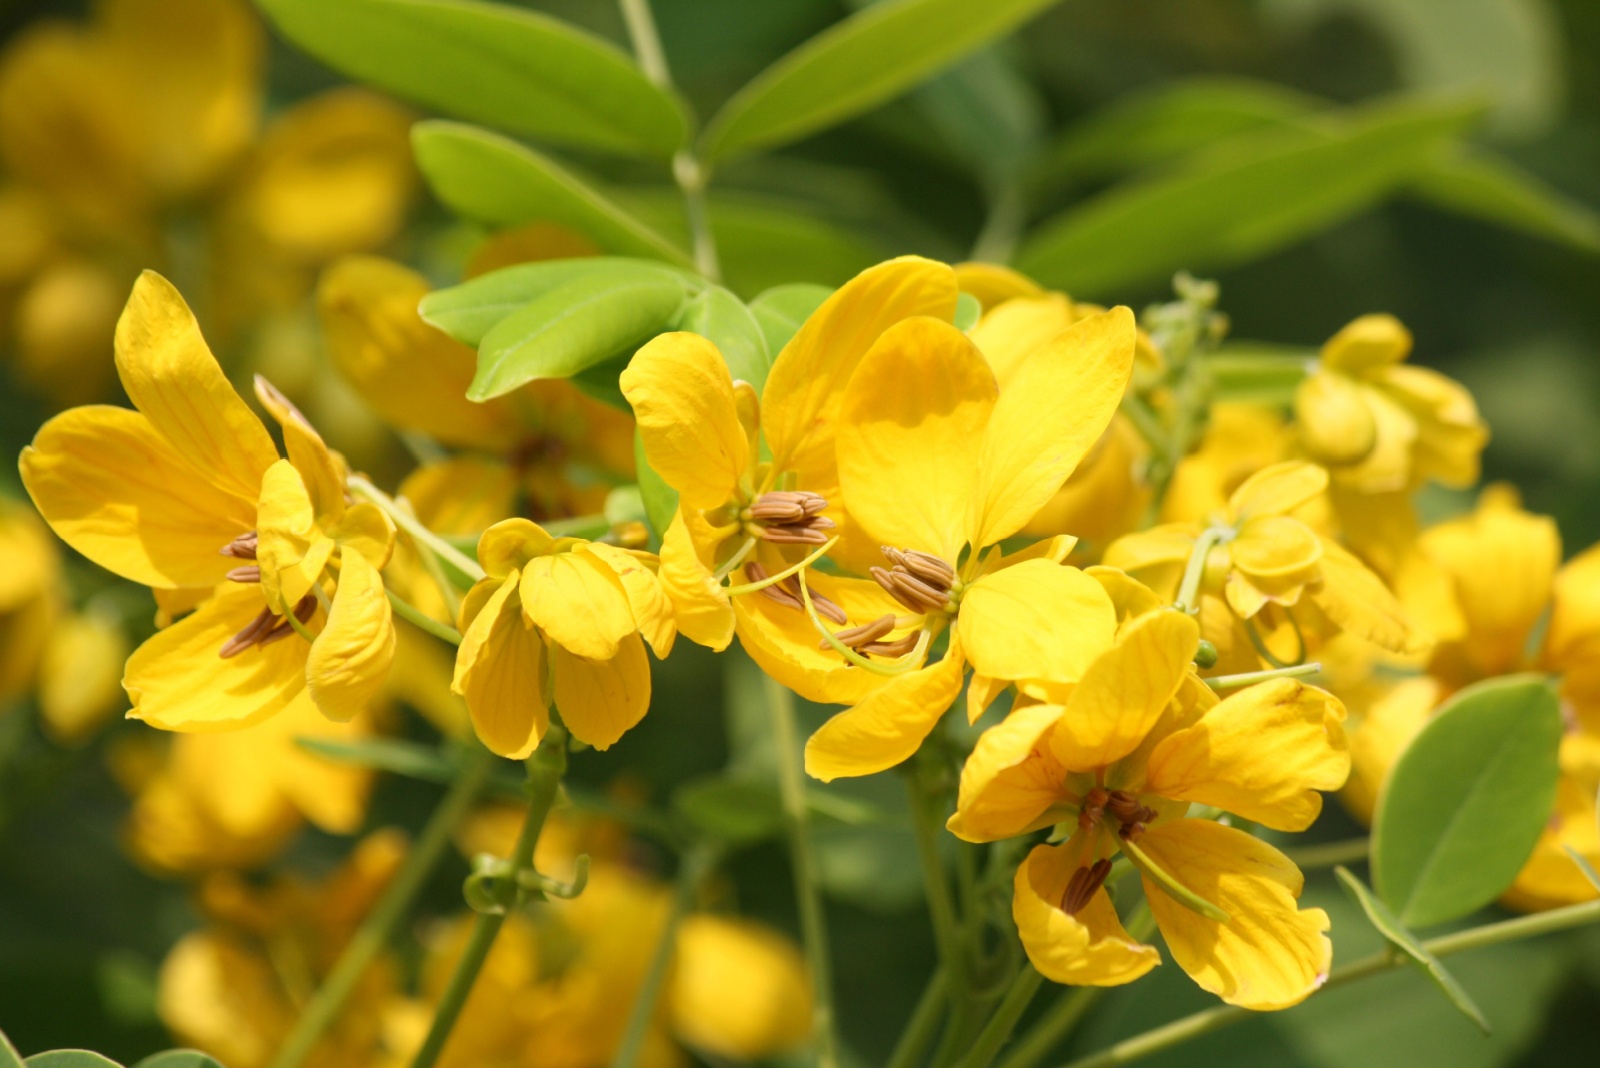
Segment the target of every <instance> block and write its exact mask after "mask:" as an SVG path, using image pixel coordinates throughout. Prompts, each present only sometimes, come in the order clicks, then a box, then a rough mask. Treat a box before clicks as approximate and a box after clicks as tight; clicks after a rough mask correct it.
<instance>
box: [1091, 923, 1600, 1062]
mask: <svg viewBox="0 0 1600 1068" xmlns="http://www.w3.org/2000/svg"><path fill="white" fill-rule="evenodd" d="M1597 920H1600V901H1586V902H1584V903H1583V904H1581V905H1569V906H1567V907H1566V908H1562V909H1552V910H1551V911H1549V912H1540V913H1535V914H1534V915H1532V916H1518V917H1517V918H1516V919H1512V920H1502V921H1501V922H1499V923H1490V924H1485V925H1484V926H1482V927H1473V928H1470V929H1468V930H1465V931H1457V932H1455V933H1454V934H1447V935H1441V936H1440V937H1438V938H1430V939H1428V940H1427V941H1425V942H1423V943H1422V944H1423V946H1424V947H1425V948H1426V949H1427V950H1428V952H1430V953H1432V954H1433V955H1434V956H1436V957H1444V956H1448V955H1449V954H1451V953H1460V952H1463V951H1465V950H1469V949H1480V948H1482V947H1483V946H1494V945H1499V944H1500V943H1502V942H1515V941H1518V940H1520V939H1523V938H1533V937H1535V936H1537V935H1542V934H1550V933H1552V932H1555V931H1565V930H1570V929H1571V928H1574V927H1582V926H1584V925H1585V924H1590V923H1594V922H1595V921H1597ZM1408 959H1409V958H1407V957H1405V956H1402V955H1399V954H1393V953H1390V952H1389V951H1387V950H1385V951H1383V952H1379V953H1374V954H1373V955H1372V956H1370V957H1363V958H1362V959H1361V960H1358V961H1355V962H1353V963H1351V964H1347V965H1345V966H1344V967H1343V968H1335V969H1334V970H1333V974H1332V975H1330V976H1328V981H1327V982H1326V983H1324V984H1323V989H1324V990H1327V989H1330V988H1332V987H1335V986H1341V985H1343V984H1345V983H1351V982H1355V981H1356V980H1358V979H1365V978H1367V977H1369V976H1373V975H1381V974H1382V973H1384V972H1387V971H1390V970H1392V969H1394V968H1397V967H1400V966H1401V965H1402V964H1404V963H1405V962H1406V961H1407V960H1408ZM1253 1015H1257V1014H1256V1013H1254V1012H1252V1011H1251V1010H1250V1009H1241V1008H1238V1007H1237V1006H1233V1005H1220V1006H1218V1007H1216V1008H1214V1009H1205V1010H1203V1011H1201V1012H1196V1013H1193V1014H1191V1015H1189V1016H1184V1017H1181V1018H1180V1019H1177V1020H1173V1021H1172V1022H1171V1023H1167V1024H1163V1025H1161V1026H1160V1027H1157V1028H1153V1029H1151V1030H1149V1031H1146V1032H1144V1033H1143V1034H1140V1035H1135V1036H1133V1037H1132V1038H1129V1039H1124V1040H1123V1041H1121V1042H1118V1043H1117V1044H1116V1045H1114V1046H1112V1047H1110V1048H1109V1049H1105V1050H1101V1051H1100V1052H1099V1053H1094V1054H1091V1055H1089V1056H1087V1057H1080V1058H1079V1059H1077V1060H1075V1061H1073V1062H1072V1063H1070V1064H1068V1065H1067V1066H1066V1068H1120V1066H1121V1065H1124V1064H1132V1063H1133V1062H1135V1061H1138V1060H1142V1059H1143V1058H1145V1057H1148V1056H1150V1055H1151V1054H1152V1053H1159V1052H1161V1051H1162V1050H1165V1049H1171V1048H1172V1047H1173V1046H1177V1045H1180V1044H1181V1043H1184V1042H1187V1041H1188V1040H1189V1039H1191V1038H1198V1037H1199V1036H1201V1035H1204V1034H1207V1033H1209V1032H1211V1031H1215V1030H1218V1029H1219V1028H1223V1027H1226V1026H1228V1025H1229V1024H1233V1023H1238V1022H1239V1021H1240V1020H1243V1019H1245V1018H1246V1017H1249V1016H1253Z"/></svg>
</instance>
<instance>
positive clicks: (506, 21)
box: [260, 0, 689, 159]
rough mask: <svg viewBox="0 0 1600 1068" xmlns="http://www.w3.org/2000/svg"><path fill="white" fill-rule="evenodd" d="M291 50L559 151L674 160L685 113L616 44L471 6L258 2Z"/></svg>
mask: <svg viewBox="0 0 1600 1068" xmlns="http://www.w3.org/2000/svg"><path fill="white" fill-rule="evenodd" d="M260 4H261V7H262V9H263V10H264V11H266V13H267V15H268V16H269V17H270V18H271V19H272V20H273V22H274V24H275V25H276V26H277V27H278V29H279V30H281V31H282V32H283V34H284V35H285V36H286V37H288V38H289V39H290V40H291V41H293V42H295V43H296V44H298V45H299V46H300V47H301V48H304V49H305V50H306V51H307V52H310V53H311V54H312V55H313V56H316V57H317V58H318V59H320V60H322V61H323V62H324V63H326V64H328V65H329V66H330V67H333V68H335V69H336V70H338V71H340V72H342V73H344V74H347V75H349V76H350V77H352V78H354V79H356V80H357V81H362V82H366V83H368V84H370V85H375V86H377V87H378V88H380V89H387V90H388V91H390V92H392V93H395V94H396V95H398V96H402V97H405V98H406V99H408V100H411V101H414V102H416V103H418V104H422V105H424V106H426V107H430V108H437V109H438V110H440V111H442V112H445V113H446V114H449V115H454V116H456V117H457V118H462V119H468V120H471V121H473V122H481V123H484V124H486V125H488V126H492V127H495V128H496V129H500V130H505V131H508V132H510V133H515V134H521V135H524V136H527V137H533V138H538V139H540V140H545V141H551V142H555V143H557V144H565V145H574V146H578V147H582V148H594V149H602V150H605V151H611V152H622V153H628V154H631V155H646V156H654V157H657V158H660V159H670V158H671V156H672V154H673V153H674V152H675V151H677V150H678V149H679V148H681V147H683V145H684V143H685V142H686V141H687V140H688V137H689V121H688V118H687V117H686V116H685V114H684V110H683V106H682V105H681V104H679V102H678V101H677V99H676V98H675V97H674V96H673V95H672V94H671V93H670V92H668V91H666V90H664V89H662V88H660V87H659V86H657V85H656V84H655V83H653V82H651V81H650V79H649V78H647V77H645V75H644V72H642V71H641V70H640V69H639V68H638V67H637V66H636V65H635V64H634V62H633V61H632V60H631V59H630V58H628V56H627V54H626V53H624V52H623V51H621V50H620V49H618V48H617V47H616V46H615V45H613V44H611V43H610V42H609V41H606V40H603V39H601V38H599V37H596V36H594V35H593V34H590V33H586V32H584V31H583V30H580V29H577V28H576V27H574V26H571V25H569V24H567V23H565V22H562V21H560V20H559V19H554V18H551V17H549V16H548V15H541V14H537V13H536V12H532V11H528V10H525V9H521V8H513V7H508V6H504V5H500V4H484V3H474V2H472V0H260Z"/></svg>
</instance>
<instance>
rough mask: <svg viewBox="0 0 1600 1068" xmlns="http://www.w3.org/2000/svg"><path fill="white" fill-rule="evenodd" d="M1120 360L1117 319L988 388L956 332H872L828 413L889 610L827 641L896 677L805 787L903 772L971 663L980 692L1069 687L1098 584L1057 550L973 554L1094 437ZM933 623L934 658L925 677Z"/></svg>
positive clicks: (1100, 602) (850, 719) (1129, 342)
mask: <svg viewBox="0 0 1600 1068" xmlns="http://www.w3.org/2000/svg"><path fill="white" fill-rule="evenodd" d="M1133 350H1134V323H1133V315H1132V313H1130V312H1129V311H1128V309H1126V308H1116V309H1113V310H1111V311H1109V312H1102V313H1100V314H1098V315H1095V316H1091V317H1090V318H1087V319H1084V320H1081V321H1079V322H1078V323H1076V324H1074V325H1073V326H1072V327H1071V328H1069V329H1068V330H1066V331H1065V332H1064V333H1060V334H1057V335H1055V337H1054V339H1053V340H1051V341H1050V342H1049V343H1047V344H1045V345H1043V346H1041V347H1040V348H1038V349H1036V350H1035V351H1034V352H1033V353H1032V354H1030V355H1028V356H1027V357H1026V358H1025V360H1023V362H1022V363H1021V366H1019V367H1018V368H1017V370H1016V371H1015V372H1014V374H1013V375H1012V376H1011V378H1010V381H1009V384H1008V385H1007V386H1006V387H1005V388H1003V389H1002V388H1001V387H999V386H998V385H997V384H996V381H995V374H994V372H993V371H992V370H991V369H990V367H989V364H988V363H987V361H986V360H985V359H984V357H983V354H982V353H980V352H979V351H978V348H977V347H976V346H975V345H974V344H973V343H972V342H971V341H970V340H969V339H968V338H967V337H966V336H965V335H964V334H962V333H961V332H960V331H959V330H957V329H956V328H955V327H953V326H951V325H949V324H948V323H945V322H941V321H939V320H936V319H931V318H927V317H917V318H911V319H907V320H905V321H903V322H901V323H898V324H896V325H895V326H893V327H891V328H890V329H888V330H886V331H885V332H884V334H883V336H882V337H880V338H879V339H878V341H877V343H876V344H874V345H873V347H872V349H871V351H870V352H868V353H867V355H866V356H865V357H864V358H863V359H862V361H861V364H860V366H859V367H858V368H857V369H856V371H855V374H854V375H853V376H852V377H851V379H850V382H849V385H848V386H847V387H846V389H845V395H844V400H843V403H842V405H841V410H840V418H839V445H838V462H839V475H840V481H841V484H842V486H843V489H844V501H845V506H846V508H847V509H848V511H849V514H850V516H851V517H852V519H853V521H854V522H856V523H858V524H859V526H860V528H861V530H862V532H863V534H864V535H865V536H867V537H870V538H871V539H872V540H873V542H875V543H876V544H878V545H881V546H883V549H882V552H883V554H884V557H885V558H886V562H888V563H890V564H892V565H893V566H892V569H885V568H882V567H877V568H874V569H873V572H872V574H873V577H874V578H875V579H876V580H877V581H878V583H879V584H880V585H881V586H883V587H884V589H885V590H886V591H887V592H889V593H890V594H891V595H892V596H893V597H894V598H895V600H896V601H897V602H898V609H899V613H898V614H896V613H894V612H891V613H888V614H886V615H884V616H882V617H880V618H879V619H878V620H876V621H874V622H871V623H868V624H865V625H864V626H861V627H857V628H853V629H852V630H850V631H846V632H842V633H841V634H839V635H836V636H834V639H833V640H834V641H837V642H841V643H844V644H847V645H851V646H855V647H858V648H860V649H861V650H863V651H864V652H865V653H867V654H868V655H879V656H887V657H893V658H897V662H892V663H893V666H892V668H891V670H895V671H898V672H899V674H896V675H894V676H893V677H891V678H889V679H887V681H886V682H885V683H884V684H883V685H882V686H881V687H879V688H878V689H876V690H874V691H873V692H872V693H870V694H869V695H867V696H866V697H865V698H864V699H862V700H860V701H859V702H857V703H856V704H855V705H854V707H852V708H849V709H847V710H845V711H843V712H841V713H839V714H838V715H836V716H835V717H834V718H833V719H832V720H830V721H829V722H828V723H826V724H824V725H823V727H822V729H821V730H819V731H818V732H817V733H816V734H814V735H813V736H812V737H811V740H810V742H809V743H808V744H807V746H806V768H807V770H808V771H809V772H810V773H811V774H812V775H814V776H816V777H817V778H821V779H824V780H827V779H832V778H835V777H837V776H840V775H866V774H871V773H872V772H875V771H881V770H883V769H884V768H887V767H891V766H892V765H894V764H897V763H899V762H900V761H902V760H904V759H906V758H907V757H908V756H910V755H911V754H912V753H913V752H915V751H916V749H917V747H918V745H920V744H921V742H922V739H923V738H925V737H926V736H927V735H928V733H929V732H930V731H931V730H932V729H933V728H934V726H935V724H936V723H937V722H938V721H939V718H940V717H941V716H942V715H943V714H944V711H945V709H946V708H948V707H949V706H950V704H951V702H952V701H954V700H955V697H956V694H957V693H958V692H960V689H961V684H962V681H963V679H964V677H965V674H966V667H967V664H968V663H970V664H971V666H972V668H973V670H974V672H976V675H977V677H978V680H977V681H975V683H974V691H976V692H979V693H992V691H993V689H998V688H1001V687H1003V686H1004V685H1005V684H1006V683H1008V682H1013V681H1017V680H1025V679H1059V680H1070V679H1075V678H1077V677H1078V675H1079V674H1080V673H1081V672H1082V670H1083V668H1084V666H1085V665H1086V664H1087V662H1088V659H1089V657H1090V656H1091V655H1092V653H1093V650H1094V649H1095V648H1096V647H1097V646H1098V645H1099V644H1103V643H1104V641H1105V640H1106V639H1108V638H1109V636H1110V633H1111V630H1112V628H1113V626H1114V624H1115V616H1114V612H1113V608H1112V604H1111V601H1110V599H1109V598H1108V597H1107V596H1106V594H1105V592H1104V591H1103V590H1102V589H1101V587H1100V584H1099V583H1097V582H1096V581H1095V580H1094V579H1093V578H1091V577H1090V576H1088V575H1085V574H1084V573H1083V572H1081V571H1079V570H1077V569H1075V568H1070V567H1063V566H1060V563H1059V561H1060V560H1061V558H1062V557H1063V556H1064V555H1065V554H1066V552H1067V551H1068V550H1069V549H1070V547H1071V541H1072V539H1070V538H1059V539H1054V540H1052V541H1046V542H1041V543H1039V544H1038V545H1036V546H1035V547H1034V548H1033V549H1030V550H1027V551H1025V552H1022V553H1018V554H1015V555H1013V556H1010V557H1003V556H1002V554H1001V553H1000V552H999V551H998V550H995V551H987V552H986V550H988V549H989V547H990V546H994V545H997V543H999V542H1000V541H1001V540H1003V539H1005V538H1008V537H1010V536H1011V535H1013V534H1015V533H1016V532H1017V531H1018V530H1020V529H1021V528H1022V526H1023V525H1024V524H1025V523H1027V522H1028V520H1029V519H1031V518H1032V517H1033V516H1034V515H1035V514H1036V513H1037V512H1038V511H1039V509H1040V507H1041V506H1043V504H1044V503H1045V502H1046V501H1048V500H1049V499H1050V498H1051V497H1053V496H1054V495H1055V493H1056V491H1057V490H1058V489H1060V487H1061V484H1062V483H1063V482H1064V481H1066V478H1067V476H1068V475H1069V474H1070V473H1071V472H1072V470H1073V468H1074V467H1075V466H1076V465H1077V463H1078V461H1079V460H1080V459H1081V458H1082V457H1083V456H1084V455H1085V453H1087V452H1088V451H1089V449H1090V448H1092V447H1093V445H1094V443H1095V442H1096V441H1097V440H1098V439H1099V437H1100V435H1101V433H1102V432H1103V431H1104V429H1105V427H1106V423H1107V422H1108V421H1109V420H1110V419H1111V416H1112V413H1114V412H1115V411H1116V409H1117V405H1118V403H1119V402H1120V401H1121V400H1122V394H1123V388H1124V385H1125V383H1126V382H1127V379H1128V375H1129V373H1130V370H1131V367H1132V363H1133ZM946 627H949V628H950V630H951V636H950V646H949V650H948V652H947V653H946V654H945V656H944V658H943V659H942V660H940V661H938V662H937V663H934V664H931V665H927V666H924V663H925V661H926V657H927V652H928V646H929V644H930V641H931V639H932V638H933V637H934V636H935V635H936V634H937V633H939V632H940V631H942V630H943V629H945V628H946ZM896 635H901V636H900V637H896ZM869 669H871V665H870V664H863V665H860V666H859V667H858V668H857V670H861V671H863V672H865V671H866V670H869ZM981 704H982V702H981V701H980V702H977V706H978V707H977V708H976V709H975V710H976V711H981Z"/></svg>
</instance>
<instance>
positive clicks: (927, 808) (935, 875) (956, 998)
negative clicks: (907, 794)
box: [910, 747, 972, 1007]
mask: <svg viewBox="0 0 1600 1068" xmlns="http://www.w3.org/2000/svg"><path fill="white" fill-rule="evenodd" d="M925 753H926V747H924V750H923V752H919V753H918V754H917V755H916V756H915V757H913V758H912V762H911V780H910V786H911V819H912V828H913V830H914V831H915V832H916V837H917V856H918V858H919V859H920V860H921V862H922V885H923V890H924V891H925V892H926V894H927V898H928V918H929V920H931V921H932V923H933V941H934V944H935V945H936V946H937V947H938V949H939V962H940V963H941V964H942V965H943V966H944V970H945V972H946V973H948V975H949V977H950V1001H951V1004H952V1005H955V1006H957V1007H960V1006H962V1005H964V1004H965V1002H966V999H967V995H968V992H969V991H970V990H971V986H972V979H971V975H970V974H969V972H968V969H967V961H966V953H965V951H964V949H963V946H962V941H961V923H960V920H959V919H958V918H957V916H956V906H955V900H954V898H953V897H952V896H951V893H950V881H949V879H947V878H946V877H945V870H944V859H943V858H942V857H941V856H940V855H939V831H940V829H941V827H942V821H941V819H940V815H941V814H940V813H938V812H935V811H934V809H933V806H934V805H935V804H937V803H938V800H939V798H938V792H937V791H936V790H935V789H934V786H933V784H932V783H931V782H930V780H929V774H928V772H929V769H928V766H927V764H928V758H927V757H926V755H925Z"/></svg>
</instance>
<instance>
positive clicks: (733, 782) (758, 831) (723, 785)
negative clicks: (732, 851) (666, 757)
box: [672, 775, 783, 844]
mask: <svg viewBox="0 0 1600 1068" xmlns="http://www.w3.org/2000/svg"><path fill="white" fill-rule="evenodd" d="M672 804H673V807H674V808H676V809H677V810H678V811H679V812H681V813H683V815H684V816H686V817H687V818H688V819H689V820H690V821H691V822H692V823H694V825H695V826H696V827H698V828H700V830H702V831H704V832H705V833H706V834H709V835H712V836H713V837H716V838H720V839H723V840H724V841H727V842H733V843H740V844H742V843H748V842H759V841H760V840H761V839H763V838H772V837H775V836H777V835H778V834H780V833H782V831H783V805H782V803H781V802H780V801H779V799H778V790H777V788H776V787H775V786H773V785H772V784H770V783H763V782H753V781H749V780H742V779H728V778H723V777H722V776H720V775H712V776H707V777H705V778H701V779H693V780H690V781H689V782H686V783H684V784H683V785H682V786H680V787H678V789H677V790H675V791H673V794H672Z"/></svg>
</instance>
